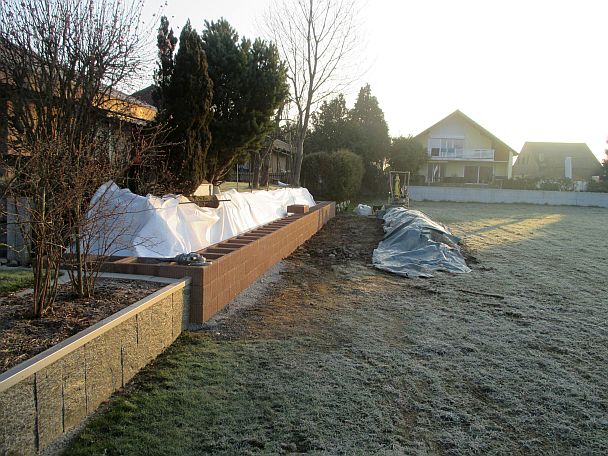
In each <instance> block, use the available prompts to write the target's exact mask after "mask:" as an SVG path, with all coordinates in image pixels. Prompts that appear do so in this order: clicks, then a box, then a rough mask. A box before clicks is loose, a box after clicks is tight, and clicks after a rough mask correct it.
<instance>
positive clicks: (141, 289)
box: [0, 279, 164, 373]
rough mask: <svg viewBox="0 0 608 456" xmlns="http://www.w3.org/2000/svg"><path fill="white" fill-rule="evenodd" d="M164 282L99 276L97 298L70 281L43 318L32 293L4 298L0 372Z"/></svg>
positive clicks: (0, 303)
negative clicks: (82, 294) (35, 311)
mask: <svg viewBox="0 0 608 456" xmlns="http://www.w3.org/2000/svg"><path fill="white" fill-rule="evenodd" d="M163 286H164V284H160V283H155V282H145V281H142V280H118V279H99V281H98V284H97V286H96V292H95V297H93V298H77V297H76V296H75V294H74V293H73V292H72V288H71V286H70V285H69V284H63V285H61V286H60V287H59V293H58V295H57V299H56V301H55V303H54V304H53V306H52V308H50V309H48V310H47V311H46V313H45V315H44V316H43V317H42V318H41V319H32V318H31V315H32V295H31V294H27V295H25V296H17V294H12V295H9V296H6V297H2V298H0V373H2V372H4V371H6V370H8V369H10V368H11V367H13V366H16V365H17V364H19V363H21V362H23V361H25V360H27V359H29V358H31V357H32V356H34V355H37V354H38V353H40V352H42V351H44V350H46V349H47V348H50V347H52V346H53V345H55V344H57V343H59V342H61V341H62V340H64V339H67V338H68V337H70V336H72V335H74V334H76V333H77V332H79V331H82V330H83V329H86V328H88V327H89V326H91V325H94V324H95V323H97V322H98V321H101V320H103V319H104V318H106V317H109V316H110V315H112V314H113V313H116V312H118V311H119V310H121V309H123V308H125V307H127V306H129V305H131V304H133V303H135V302H137V301H138V300H140V299H142V298H144V297H146V296H148V295H149V294H151V293H153V292H154V291H156V290H159V289H160V288H162V287H163Z"/></svg>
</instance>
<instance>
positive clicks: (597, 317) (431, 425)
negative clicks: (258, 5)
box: [217, 203, 608, 454]
mask: <svg viewBox="0 0 608 456" xmlns="http://www.w3.org/2000/svg"><path fill="white" fill-rule="evenodd" d="M414 206H415V208H416V209H419V210H423V211H424V212H426V213H428V214H429V215H431V216H432V217H433V218H434V219H435V220H438V221H441V222H442V223H445V224H447V225H449V226H450V228H451V229H452V231H453V232H454V234H456V235H459V236H461V237H462V238H463V240H464V243H465V245H466V248H467V250H468V251H469V253H470V254H471V255H473V257H474V258H472V261H469V265H470V266H471V267H472V268H473V272H472V273H471V274H463V275H450V274H445V273H439V274H437V275H436V276H435V277H434V278H432V279H417V280H411V279H403V278H400V277H397V276H392V275H389V274H386V273H383V272H381V271H377V270H375V269H373V268H372V267H370V263H371V253H372V250H373V248H375V246H376V245H377V244H378V242H379V240H380V239H381V238H382V229H381V227H380V226H379V225H378V224H377V222H376V221H375V220H373V219H369V218H360V217H355V216H339V217H337V218H336V219H334V220H333V221H332V222H330V224H329V225H328V226H327V227H326V228H325V229H324V230H323V231H322V232H321V233H320V234H319V235H317V236H316V237H315V238H313V239H312V240H311V241H309V242H308V243H307V244H305V245H304V246H303V247H302V248H300V249H299V250H298V251H297V252H296V253H295V254H294V255H293V256H291V257H290V258H289V259H288V260H286V267H285V269H284V270H283V271H282V274H281V276H282V279H281V281H279V282H278V283H277V284H275V286H274V291H272V292H271V293H270V294H269V295H268V296H267V297H266V298H267V299H265V300H260V302H258V303H257V305H254V306H252V307H249V308H245V309H242V310H241V311H240V312H238V313H237V316H236V317H235V318H232V319H229V320H227V321H226V322H224V325H223V327H221V328H218V329H217V332H219V333H220V336H218V337H227V338H247V339H258V338H259V339H269V338H270V339H272V338H279V339H282V338H290V339H291V338H295V337H309V338H312V340H314V346H315V348H316V350H320V351H325V352H327V353H331V356H328V357H323V358H324V361H325V362H327V363H332V364H336V363H337V364H339V365H342V368H343V371H342V372H343V373H344V374H346V375H348V374H351V375H354V374H355V373H356V374H357V377H358V380H359V382H363V383H362V385H361V386H363V385H366V387H365V388H364V390H365V392H366V394H373V395H377V396H376V397H377V400H378V402H377V403H376V404H375V406H376V407H377V410H375V411H374V410H367V411H366V413H370V414H374V413H377V412H378V411H382V412H383V413H382V414H381V415H382V417H383V419H382V420H378V422H377V423H376V424H377V426H378V430H379V431H380V430H381V429H382V428H383V427H388V429H387V430H386V432H387V435H386V439H387V442H386V443H389V442H390V445H389V448H394V449H396V448H401V449H402V450H403V451H405V452H414V453H420V454H426V453H439V454H441V453H453V454H470V453H475V452H477V453H481V454H487V453H498V454H517V453H519V454H528V453H537V454H538V453H545V452H546V453H552V454H555V453H560V454H565V453H580V454H592V453H596V454H606V453H608V363H607V362H608V280H607V276H606V274H607V271H608V225H607V224H606V220H608V211H606V210H605V209H594V208H577V207H544V206H529V205H521V206H516V205H482V204H448V203H419V204H415V205H414ZM314 358H316V357H313V359H314ZM319 358H321V357H319ZM319 361H320V360H317V362H319ZM323 371H324V368H323V363H321V364H320V365H319V372H320V375H322V373H323ZM361 392H362V391H357V389H355V390H353V391H350V392H348V393H347V392H344V393H346V394H348V396H350V399H351V400H356V396H357V395H358V394H361ZM359 413H360V412H359ZM385 420H386V421H385ZM336 432H337V434H338V435H339V433H340V431H339V430H336ZM362 440H367V438H364V439H362ZM351 443H354V442H351ZM381 447H383V446H382V445H381V446H380V447H378V448H375V449H374V450H379V449H380V448H381ZM354 448H356V447H354ZM370 450H372V448H370Z"/></svg>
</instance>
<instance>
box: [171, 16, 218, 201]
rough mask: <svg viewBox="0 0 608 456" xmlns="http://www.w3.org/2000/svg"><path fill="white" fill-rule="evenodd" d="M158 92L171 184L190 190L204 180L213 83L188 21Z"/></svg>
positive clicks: (175, 187) (194, 33) (194, 188)
mask: <svg viewBox="0 0 608 456" xmlns="http://www.w3.org/2000/svg"><path fill="white" fill-rule="evenodd" d="M161 93H163V94H164V101H163V103H164V104H165V106H164V110H163V111H162V112H161V113H160V121H161V122H164V123H165V124H166V125H167V127H168V128H169V138H168V139H169V143H170V145H169V154H168V171H169V172H170V174H171V176H170V178H171V183H172V185H171V188H172V189H173V191H174V192H176V193H184V194H190V193H192V192H193V191H194V190H196V188H197V187H198V186H199V185H200V183H201V182H202V181H203V180H204V176H205V171H206V170H205V158H206V155H207V150H208V149H209V145H210V144H211V133H210V131H209V122H210V121H211V118H212V115H213V113H212V110H211V102H212V98H213V83H212V81H211V79H210V78H209V76H208V74H207V59H206V57H205V51H204V50H203V43H202V41H201V38H200V36H199V35H198V33H197V32H196V30H194V29H193V28H192V27H191V25H190V21H188V22H187V23H186V25H185V26H184V28H183V29H182V32H181V34H180V38H179V49H178V51H177V54H176V55H175V62H174V63H173V70H172V74H171V78H170V82H169V84H168V85H167V87H166V89H165V90H164V91H163V92H161Z"/></svg>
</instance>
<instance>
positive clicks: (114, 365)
mask: <svg viewBox="0 0 608 456" xmlns="http://www.w3.org/2000/svg"><path fill="white" fill-rule="evenodd" d="M189 300H190V290H189V280H188V279H184V280H181V281H178V282H176V283H174V284H171V285H167V286H166V287H164V288H162V289H161V290H159V291H157V292H156V293H153V294H152V295H150V296H149V297H147V298H145V299H142V300H140V301H139V302H137V303H135V304H133V305H131V306H129V307H127V308H125V309H123V310H122V311H120V312H118V313H116V314H114V315H112V316H111V317H109V318H107V319H105V320H103V321H101V322H99V323H97V324H96V325H94V326H92V327H90V328H89V329H87V330H85V331H82V332H80V333H78V334H76V335H74V336H72V337H70V338H69V339H66V340H65V341H64V342H62V343H60V344H58V345H56V346H54V347H52V348H51V349H49V350H47V351H45V352H43V353H41V354H39V355H37V356H35V357H34V358H32V359H31V360H29V361H26V362H25V363H22V364H20V365H18V366H16V367H15V368H13V369H11V370H9V371H7V372H5V373H4V374H2V375H0V454H34V453H36V452H39V451H42V450H44V449H45V448H46V447H47V446H49V445H50V444H51V443H53V442H54V441H55V440H57V439H58V438H59V437H61V435H62V434H63V433H65V432H67V431H69V430H70V429H72V428H73V427H74V426H76V425H77V424H78V423H80V422H81V421H82V420H83V419H84V418H85V417H86V416H87V415H89V414H90V413H92V412H93V411H94V410H95V409H96V408H97V407H98V406H99V405H100V404H101V403H102V402H103V401H105V400H106V399H108V398H109V397H110V396H111V395H112V393H114V392H115V391H116V390H118V389H119V388H121V387H123V386H124V385H125V384H127V383H128V382H129V380H131V378H133V376H134V375H135V374H136V373H137V372H139V370H140V369H141V368H142V367H144V366H145V365H146V364H148V363H149V362H150V361H152V360H153V359H154V358H156V356H157V355H159V354H160V353H162V352H163V351H164V350H165V349H166V348H167V347H168V346H169V345H171V343H172V342H173V341H174V340H175V339H176V338H177V336H179V334H180V333H181V332H182V330H184V329H185V328H186V327H187V325H188V320H189V304H188V303H189Z"/></svg>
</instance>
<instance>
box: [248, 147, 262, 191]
mask: <svg viewBox="0 0 608 456" xmlns="http://www.w3.org/2000/svg"><path fill="white" fill-rule="evenodd" d="M250 157H251V167H250V168H251V169H250V170H249V172H250V173H251V188H252V189H254V190H257V189H258V188H260V168H261V167H262V161H261V160H260V152H259V151H257V150H256V151H254V152H250Z"/></svg>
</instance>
